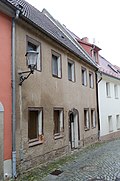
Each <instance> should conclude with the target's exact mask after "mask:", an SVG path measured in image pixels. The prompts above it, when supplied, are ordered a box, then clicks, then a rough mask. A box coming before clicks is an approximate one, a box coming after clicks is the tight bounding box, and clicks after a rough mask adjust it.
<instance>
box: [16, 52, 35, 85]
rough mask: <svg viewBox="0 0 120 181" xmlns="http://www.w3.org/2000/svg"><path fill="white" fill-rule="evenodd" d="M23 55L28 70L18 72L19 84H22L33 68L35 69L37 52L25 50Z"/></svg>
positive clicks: (32, 71)
mask: <svg viewBox="0 0 120 181" xmlns="http://www.w3.org/2000/svg"><path fill="white" fill-rule="evenodd" d="M25 56H26V64H27V66H28V68H29V69H30V70H29V71H25V72H19V76H20V82H19V85H20V86H21V85H22V83H23V81H24V80H26V79H27V78H28V77H29V76H30V75H31V74H33V73H34V70H35V69H36V66H37V58H38V52H36V51H32V50H30V51H27V53H26V55H25ZM26 74H27V75H26ZM25 75H26V76H25Z"/></svg>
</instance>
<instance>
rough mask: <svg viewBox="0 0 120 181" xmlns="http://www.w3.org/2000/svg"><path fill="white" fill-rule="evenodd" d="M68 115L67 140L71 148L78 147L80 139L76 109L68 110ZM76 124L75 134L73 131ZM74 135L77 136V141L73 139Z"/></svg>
mask: <svg viewBox="0 0 120 181" xmlns="http://www.w3.org/2000/svg"><path fill="white" fill-rule="evenodd" d="M68 116H69V142H70V144H71V149H75V148H78V147H79V141H80V127H79V112H78V110H77V109H75V108H73V109H72V110H70V111H69V114H68ZM76 123H77V124H76ZM76 126H77V127H78V129H77V131H78V132H77V134H76V132H75V129H76ZM76 136H77V142H76V140H75V139H76ZM73 139H74V141H73Z"/></svg>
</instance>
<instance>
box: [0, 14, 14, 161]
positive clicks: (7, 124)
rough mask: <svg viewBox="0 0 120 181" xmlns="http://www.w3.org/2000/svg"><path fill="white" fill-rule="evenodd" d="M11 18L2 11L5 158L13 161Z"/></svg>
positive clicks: (1, 95)
mask: <svg viewBox="0 0 120 181" xmlns="http://www.w3.org/2000/svg"><path fill="white" fill-rule="evenodd" d="M11 22H12V20H11V18H9V17H8V16H6V15H4V14H3V13H1V12H0V23H1V26H0V67H1V71H0V101H1V102H2V104H3V106H4V122H3V124H4V130H3V134H4V137H3V139H4V140H3V144H4V160H5V161H7V160H9V161H11V151H12V136H11V135H12V129H11V125H12V122H11V115H12V108H11V104H12V100H11V98H12V95H11V90H12V89H11Z"/></svg>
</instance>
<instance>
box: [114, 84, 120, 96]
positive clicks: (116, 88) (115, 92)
mask: <svg viewBox="0 0 120 181" xmlns="http://www.w3.org/2000/svg"><path fill="white" fill-rule="evenodd" d="M114 96H115V99H118V98H119V87H118V85H117V84H114Z"/></svg>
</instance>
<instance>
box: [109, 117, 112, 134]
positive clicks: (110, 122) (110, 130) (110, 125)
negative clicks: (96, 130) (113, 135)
mask: <svg viewBox="0 0 120 181" xmlns="http://www.w3.org/2000/svg"><path fill="white" fill-rule="evenodd" d="M108 126H109V132H112V131H113V123H112V116H108Z"/></svg>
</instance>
